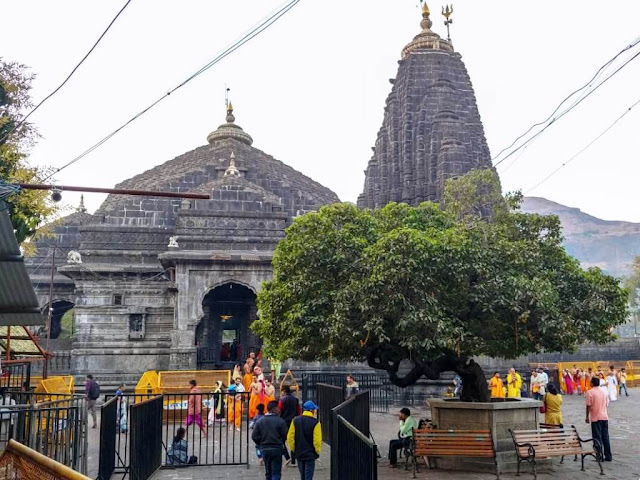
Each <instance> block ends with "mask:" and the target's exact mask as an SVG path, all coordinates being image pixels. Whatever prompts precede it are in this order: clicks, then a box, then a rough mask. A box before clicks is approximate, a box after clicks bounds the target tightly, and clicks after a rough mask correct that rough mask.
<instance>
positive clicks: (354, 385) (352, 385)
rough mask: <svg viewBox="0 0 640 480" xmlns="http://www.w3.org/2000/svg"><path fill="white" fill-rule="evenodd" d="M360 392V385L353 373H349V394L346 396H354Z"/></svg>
mask: <svg viewBox="0 0 640 480" xmlns="http://www.w3.org/2000/svg"><path fill="white" fill-rule="evenodd" d="M359 392H360V385H358V382H356V379H355V378H353V375H347V395H346V397H345V398H349V397H353V396H354V395H357V394H358V393H359Z"/></svg>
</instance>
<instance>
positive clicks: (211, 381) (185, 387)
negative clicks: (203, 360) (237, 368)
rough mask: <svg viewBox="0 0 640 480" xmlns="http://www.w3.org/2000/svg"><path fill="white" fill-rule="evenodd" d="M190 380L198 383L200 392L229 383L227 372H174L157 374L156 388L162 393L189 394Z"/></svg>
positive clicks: (229, 373) (229, 376) (229, 375)
mask: <svg viewBox="0 0 640 480" xmlns="http://www.w3.org/2000/svg"><path fill="white" fill-rule="evenodd" d="M190 380H195V381H196V382H197V383H198V388H199V389H200V391H201V392H210V391H212V390H213V389H214V388H215V387H216V386H217V384H218V381H221V382H222V383H223V384H224V385H225V386H228V385H229V382H230V381H231V372H230V371H229V370H176V371H164V372H159V373H158V386H159V388H160V391H161V392H162V393H169V394H170V393H189V390H190V389H191V386H190V385H189V381H190Z"/></svg>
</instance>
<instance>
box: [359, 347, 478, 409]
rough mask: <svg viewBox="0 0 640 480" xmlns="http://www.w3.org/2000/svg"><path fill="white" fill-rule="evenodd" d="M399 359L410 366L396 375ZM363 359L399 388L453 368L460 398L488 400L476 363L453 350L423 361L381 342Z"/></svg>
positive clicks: (433, 378)
mask: <svg viewBox="0 0 640 480" xmlns="http://www.w3.org/2000/svg"><path fill="white" fill-rule="evenodd" d="M403 360H410V361H411V362H412V363H413V367H412V368H411V370H409V372H408V373H407V374H406V375H404V376H402V377H400V376H398V369H399V367H400V363H401V362H402V361H403ZM367 361H368V363H369V366H370V367H372V368H376V369H378V370H385V371H386V372H387V373H388V374H389V380H391V383H393V384H394V385H397V386H399V387H403V388H404V387H408V386H409V385H413V384H415V383H416V382H417V381H418V380H419V379H420V378H421V377H423V376H424V377H426V378H428V379H429V380H438V379H439V378H440V374H441V373H442V372H448V371H453V372H456V373H457V374H458V375H460V378H461V379H462V393H461V394H460V400H461V401H463V402H490V401H491V400H490V397H489V388H488V386H487V380H486V378H485V376H484V372H483V370H482V368H481V367H480V365H478V364H477V363H476V362H475V361H474V360H473V359H471V358H467V357H464V356H463V357H460V356H458V355H457V354H455V353H453V352H451V353H448V354H445V355H442V356H441V357H439V358H437V359H435V360H432V361H428V362H423V361H421V360H416V359H412V358H410V356H409V353H408V352H407V351H406V350H405V349H403V348H402V347H397V346H393V345H386V344H385V345H378V346H377V347H375V348H373V349H372V350H371V351H369V353H368V354H367Z"/></svg>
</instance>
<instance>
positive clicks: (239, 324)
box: [30, 105, 339, 381]
mask: <svg viewBox="0 0 640 480" xmlns="http://www.w3.org/2000/svg"><path fill="white" fill-rule="evenodd" d="M226 120H227V121H226V123H225V124H223V125H221V126H220V127H219V128H218V129H217V130H215V131H213V132H212V133H210V134H209V135H208V137H207V142H208V143H207V145H205V146H202V147H198V148H196V149H195V150H192V151H190V152H187V153H185V154H183V155H180V156H179V157H177V158H174V159H173V160H170V161H168V162H166V163H163V164H162V165H159V166H157V167H155V168H153V169H151V170H148V171H146V172H144V173H142V174H140V175H137V176H135V177H133V178H130V179H128V180H125V181H124V182H122V183H121V184H119V185H118V186H117V188H127V189H138V190H141V189H142V190H154V191H169V192H192V193H195V192H197V193H206V194H209V195H210V199H209V200H180V199H166V198H159V197H156V198H150V197H134V196H122V195H117V196H116V195H110V196H109V197H107V199H106V200H105V201H104V203H103V204H102V206H101V207H100V208H99V209H98V211H96V212H95V214H93V215H90V214H88V213H86V211H85V210H84V208H80V209H79V211H78V212H76V213H73V214H71V215H69V216H67V217H65V218H64V219H63V220H62V221H61V223H60V224H59V225H57V226H56V237H55V243H56V244H57V246H59V247H60V248H59V249H58V250H56V251H57V252H59V253H57V256H58V258H59V259H60V262H56V263H57V265H58V268H57V272H56V275H55V277H54V297H53V298H54V299H55V301H54V302H52V305H53V308H54V311H53V316H52V332H51V333H52V336H53V337H56V336H57V335H58V334H59V333H60V330H61V326H60V322H61V318H62V316H63V314H64V313H65V312H66V311H68V310H69V309H71V308H73V311H74V312H75V327H74V329H75V331H74V332H73V337H74V340H72V343H71V345H68V346H67V348H69V349H70V350H71V352H70V369H71V371H72V372H73V373H74V374H77V375H79V374H85V373H96V374H98V375H100V377H101V378H102V379H108V378H109V376H110V374H113V373H115V372H118V374H119V378H120V379H122V378H129V377H127V376H126V374H130V375H131V377H130V378H131V380H133V379H134V378H137V377H139V376H140V373H141V372H142V371H144V370H147V369H158V370H167V369H171V370H173V369H196V368H214V367H221V366H227V367H228V366H229V365H231V362H233V361H234V360H236V359H237V358H238V357H240V356H244V355H246V354H247V352H248V351H249V350H251V349H257V348H259V339H258V338H256V337H255V336H254V335H252V333H251V332H250V330H249V328H248V327H249V325H250V323H251V322H252V321H253V320H254V319H255V318H256V305H255V298H256V293H257V292H258V290H259V289H260V285H261V283H262V282H263V281H264V280H267V279H269V278H270V277H271V257H272V255H273V251H274V249H275V246H276V243H277V242H278V241H279V240H280V239H281V238H282V237H283V236H284V229H285V228H286V227H287V225H289V224H290V222H291V221H292V219H293V218H294V217H296V216H299V215H302V214H304V213H305V212H308V211H311V210H315V209H318V208H320V207H321V206H322V205H326V204H330V203H334V202H338V201H339V200H338V197H337V196H336V194H335V193H333V192H332V191H331V190H329V189H328V188H325V187H323V186H322V185H320V184H318V183H316V182H314V181H313V180H311V179H310V178H308V177H306V176H305V175H303V174H302V173H300V172H297V171H296V170H294V169H293V168H291V167H289V166H287V165H285V164H284V163H282V162H280V161H278V160H276V159H275V158H273V157H271V156H269V155H267V154H266V153H264V152H262V151H260V150H258V149H257V148H255V147H253V146H252V143H253V140H252V138H251V136H250V135H249V134H247V133H246V132H244V131H243V130H242V128H240V127H239V126H238V125H237V124H236V123H235V117H234V115H233V107H232V106H231V105H229V107H228V111H227V117H226ZM49 243H51V240H44V241H42V242H40V244H39V247H40V248H39V254H38V256H37V257H35V258H33V259H32V260H31V261H30V268H31V278H32V281H33V282H34V284H35V286H36V291H37V293H38V295H39V297H40V299H41V302H42V304H43V305H46V304H47V303H48V289H49V280H48V275H49V270H50V269H49V265H48V263H50V260H48V259H47V255H49V253H50V247H49ZM69 252H73V253H69ZM75 252H77V253H75ZM78 254H79V255H78ZM67 255H68V257H67ZM45 265H46V266H45ZM58 343H61V342H58ZM113 380H114V381H116V378H113Z"/></svg>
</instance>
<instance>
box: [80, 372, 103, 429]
mask: <svg viewBox="0 0 640 480" xmlns="http://www.w3.org/2000/svg"><path fill="white" fill-rule="evenodd" d="M84 393H85V395H86V397H87V410H89V413H90V414H91V418H92V420H93V427H91V428H97V427H98V420H97V417H96V401H97V400H98V398H100V384H99V383H98V382H96V381H95V380H94V379H93V375H87V379H86V380H85V382H84Z"/></svg>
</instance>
